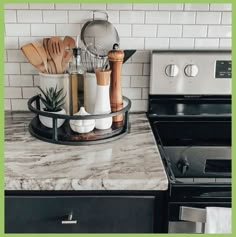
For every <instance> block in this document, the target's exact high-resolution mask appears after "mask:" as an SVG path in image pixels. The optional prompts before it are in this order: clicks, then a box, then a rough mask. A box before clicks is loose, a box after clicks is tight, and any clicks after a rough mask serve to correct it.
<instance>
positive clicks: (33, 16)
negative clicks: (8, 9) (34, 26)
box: [17, 10, 43, 23]
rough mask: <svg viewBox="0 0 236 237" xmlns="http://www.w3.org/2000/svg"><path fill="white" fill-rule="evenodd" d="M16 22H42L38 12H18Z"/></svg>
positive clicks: (40, 12)
mask: <svg viewBox="0 0 236 237" xmlns="http://www.w3.org/2000/svg"><path fill="white" fill-rule="evenodd" d="M17 21H18V22H21V23H41V22H42V21H43V17H42V11H40V10H18V11H17Z"/></svg>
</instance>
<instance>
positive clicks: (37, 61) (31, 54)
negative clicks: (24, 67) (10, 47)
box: [21, 43, 47, 73]
mask: <svg viewBox="0 0 236 237" xmlns="http://www.w3.org/2000/svg"><path fill="white" fill-rule="evenodd" d="M21 50H22V52H23V53H24V55H25V57H26V58H27V59H28V60H29V62H30V63H31V64H32V65H33V66H34V67H36V68H37V69H38V70H39V71H41V72H43V73H46V72H47V69H46V68H45V66H44V62H43V59H42V57H41V56H40V55H39V53H38V51H37V50H36V49H35V47H34V46H33V45H32V44H31V43H29V44H26V45H24V46H22V47H21Z"/></svg>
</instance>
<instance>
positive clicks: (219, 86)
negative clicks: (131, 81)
mask: <svg viewBox="0 0 236 237" xmlns="http://www.w3.org/2000/svg"><path fill="white" fill-rule="evenodd" d="M231 70H232V62H231V51H153V52H152V61H151V79H150V94H151V95H230V94H231V80H230V79H231V78H232V73H231Z"/></svg>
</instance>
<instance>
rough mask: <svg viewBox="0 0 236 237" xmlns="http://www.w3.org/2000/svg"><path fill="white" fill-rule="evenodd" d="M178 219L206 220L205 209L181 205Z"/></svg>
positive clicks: (203, 221) (202, 221)
mask: <svg viewBox="0 0 236 237" xmlns="http://www.w3.org/2000/svg"><path fill="white" fill-rule="evenodd" d="M179 219H180V220H181V221H191V222H201V223H205V222H206V210H205V209H202V208H195V207H184V206H181V207H180V210H179Z"/></svg>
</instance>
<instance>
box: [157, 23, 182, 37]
mask: <svg viewBox="0 0 236 237" xmlns="http://www.w3.org/2000/svg"><path fill="white" fill-rule="evenodd" d="M157 36H158V37H181V36H182V25H158V32H157Z"/></svg>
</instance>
